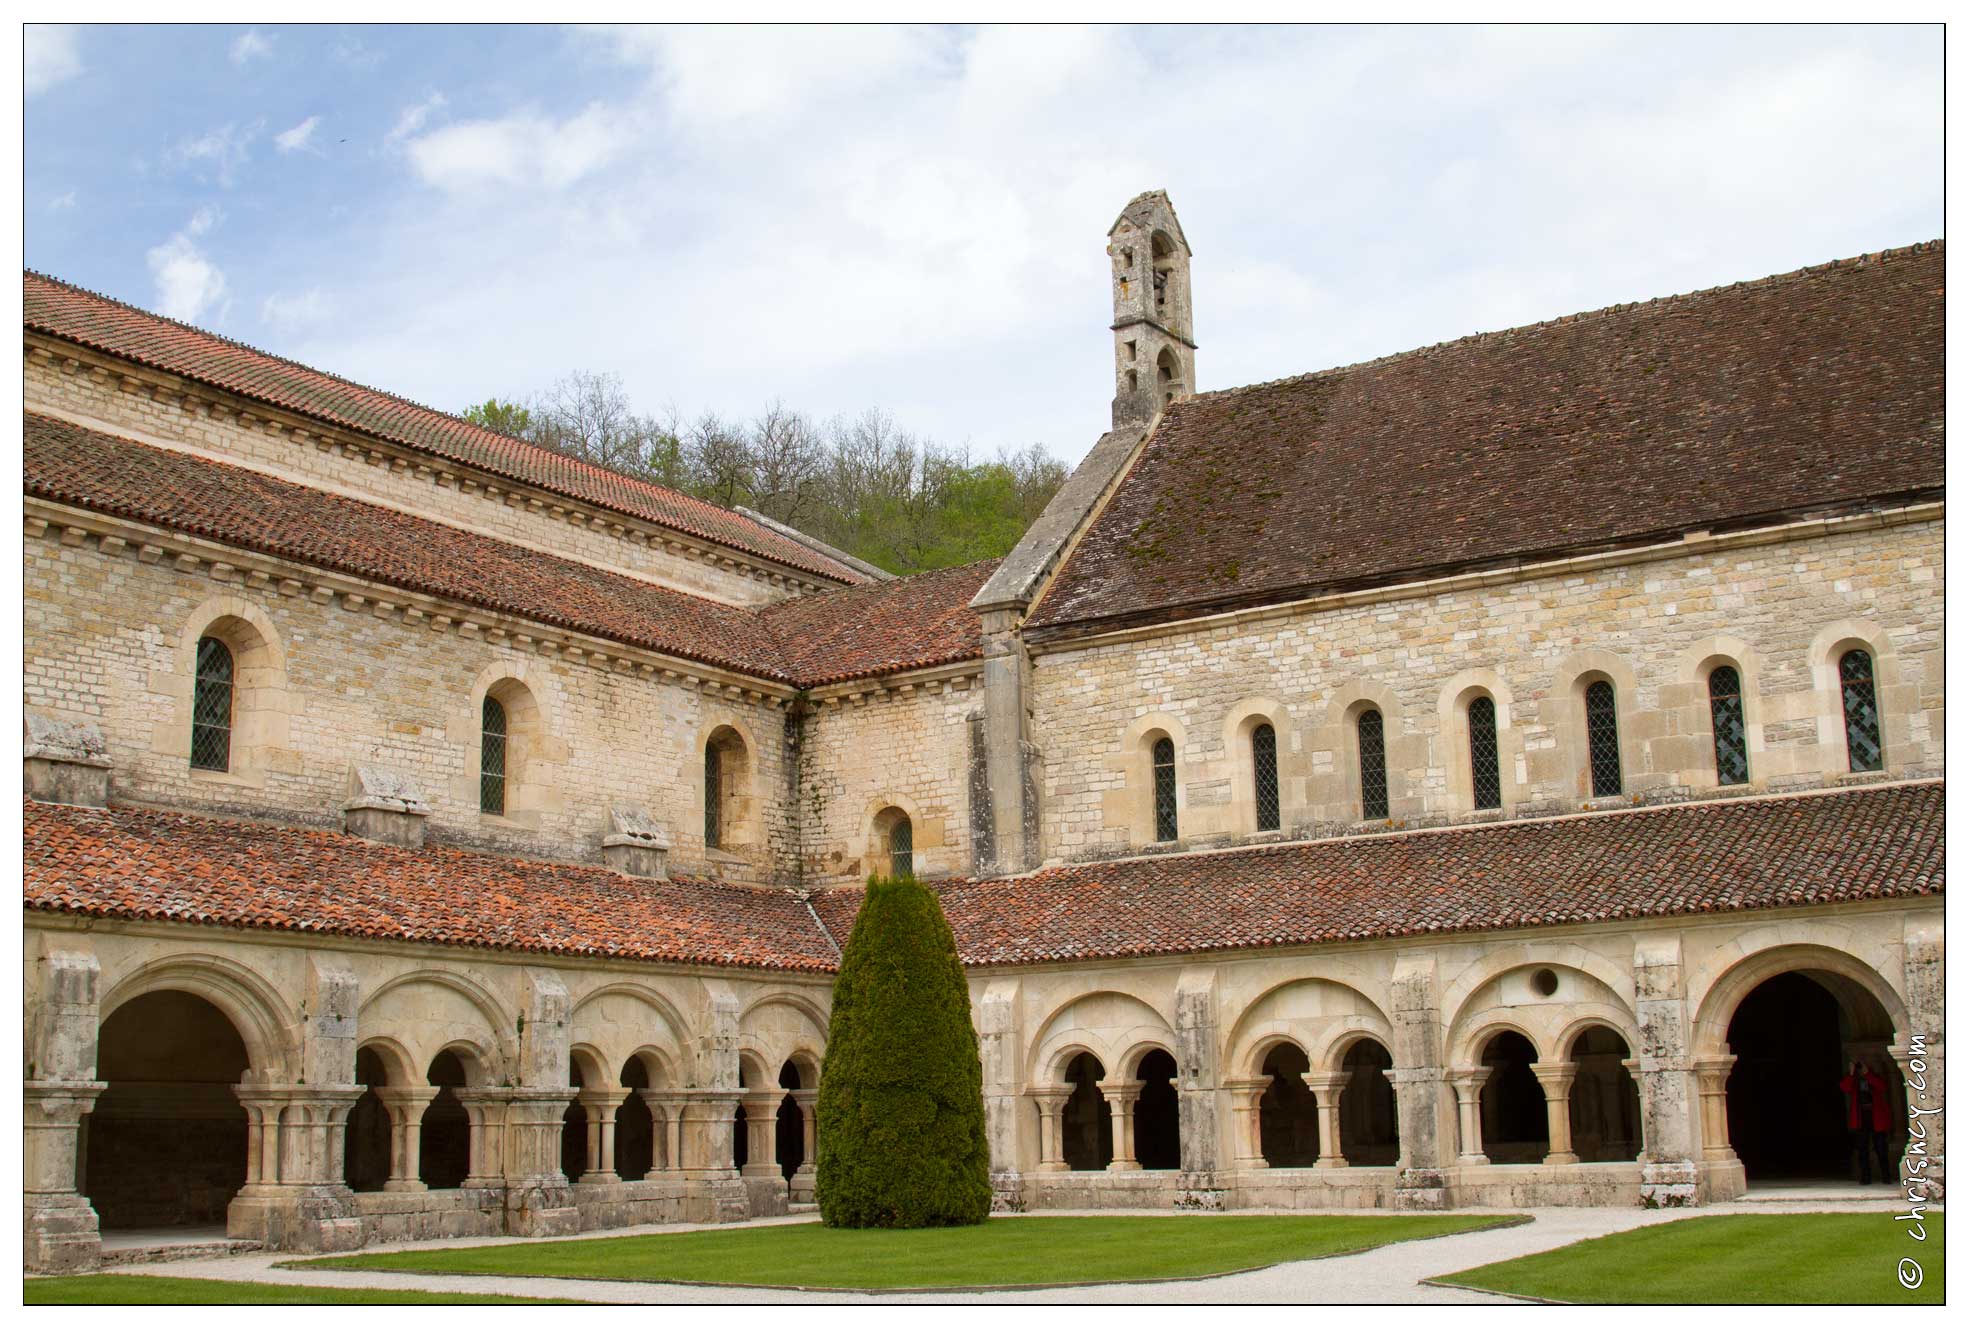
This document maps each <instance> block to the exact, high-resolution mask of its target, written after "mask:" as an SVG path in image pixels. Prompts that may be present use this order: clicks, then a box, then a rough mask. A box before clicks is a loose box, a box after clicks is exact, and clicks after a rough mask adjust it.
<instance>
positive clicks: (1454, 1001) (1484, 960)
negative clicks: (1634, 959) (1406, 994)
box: [1442, 941, 1634, 1029]
mask: <svg viewBox="0 0 1969 1329" xmlns="http://www.w3.org/2000/svg"><path fill="white" fill-rule="evenodd" d="M1532 966H1542V967H1545V968H1556V969H1577V970H1578V971H1579V972H1580V973H1582V974H1585V975H1587V976H1588V977H1590V978H1595V979H1598V980H1599V981H1600V982H1601V983H1602V984H1604V985H1605V986H1606V988H1607V989H1608V990H1609V991H1610V992H1612V993H1613V994H1614V996H1616V997H1618V998H1619V999H1620V1000H1621V1002H1622V1003H1624V1004H1625V1005H1626V1006H1627V1008H1628V1011H1629V1017H1628V1018H1629V1019H1630V1020H1631V1019H1632V1018H1633V1016H1632V1010H1633V1004H1634V976H1633V974H1632V973H1630V972H1629V971H1627V970H1626V969H1623V968H1622V967H1621V966H1620V965H1618V964H1616V963H1614V962H1613V961H1612V960H1609V959H1608V958H1607V957H1606V956H1604V955H1601V954H1600V953H1599V952H1597V951H1590V950H1588V949H1586V948H1585V947H1584V946H1579V945H1575V944H1573V943H1571V942H1560V943H1553V942H1546V941H1540V942H1530V941H1521V942H1517V943H1514V944H1512V945H1507V946H1499V947H1496V948H1495V949H1493V950H1489V951H1486V952H1485V953H1484V954H1483V955H1482V956H1480V957H1479V958H1477V959H1476V960H1473V961H1472V962H1471V963H1470V964H1468V965H1466V966H1465V967H1464V968H1463V969H1462V970H1461V971H1460V972H1459V973H1458V974H1457V975H1456V977H1455V978H1453V979H1451V980H1450V982H1449V984H1448V985H1447V986H1446V987H1444V989H1443V1002H1442V1009H1444V1010H1445V1011H1448V1012H1450V1018H1449V1023H1448V1025H1447V1026H1446V1027H1447V1028H1450V1029H1454V1028H1455V1027H1456V1025H1457V1022H1458V1021H1459V1020H1461V1019H1462V1018H1463V1016H1464V1014H1465V1011H1464V1007H1465V1006H1467V1005H1468V1004H1469V1002H1470V999H1471V998H1472V997H1473V996H1475V995H1476V993H1477V991H1478V990H1479V989H1480V988H1482V987H1483V986H1484V985H1485V984H1487V983H1489V982H1490V981H1491V980H1492V979H1496V978H1501V977H1503V976H1504V975H1505V974H1508V973H1510V972H1511V971H1512V970H1513V969H1525V968H1530V967H1532Z"/></svg>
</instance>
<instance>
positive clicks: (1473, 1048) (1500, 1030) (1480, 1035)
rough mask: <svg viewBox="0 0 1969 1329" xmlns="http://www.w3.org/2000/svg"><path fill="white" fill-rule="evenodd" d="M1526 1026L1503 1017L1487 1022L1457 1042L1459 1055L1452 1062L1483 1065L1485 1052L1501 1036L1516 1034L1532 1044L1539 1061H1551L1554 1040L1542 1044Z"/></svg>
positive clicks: (1523, 1022)
mask: <svg viewBox="0 0 1969 1329" xmlns="http://www.w3.org/2000/svg"><path fill="white" fill-rule="evenodd" d="M1526 1025H1527V1022H1526V1021H1522V1020H1511V1019H1505V1018H1501V1017H1500V1018H1496V1019H1490V1020H1485V1021H1484V1022H1483V1023H1482V1024H1480V1025H1478V1026H1477V1027H1476V1028H1475V1029H1473V1030H1471V1031H1470V1033H1469V1035H1468V1036H1467V1037H1465V1038H1461V1039H1458V1040H1457V1042H1456V1044H1455V1046H1456V1048H1457V1050H1458V1055H1456V1056H1455V1057H1453V1058H1452V1060H1453V1061H1454V1063H1455V1064H1456V1065H1459V1066H1479V1065H1482V1064H1483V1059H1484V1052H1485V1050H1486V1049H1487V1048H1489V1047H1490V1045H1491V1042H1492V1041H1493V1040H1494V1039H1496V1038H1497V1037H1498V1036H1499V1035H1501V1034H1516V1035H1517V1036H1518V1037H1519V1038H1522V1039H1524V1040H1525V1042H1527V1043H1529V1044H1531V1049H1532V1051H1533V1053H1535V1054H1536V1059H1537V1060H1539V1061H1547V1060H1550V1059H1551V1057H1552V1050H1551V1048H1550V1047H1549V1046H1547V1044H1549V1043H1551V1042H1552V1040H1551V1039H1547V1040H1546V1041H1545V1042H1540V1041H1539V1039H1538V1037H1537V1035H1535V1034H1534V1033H1532V1031H1531V1030H1530V1029H1529V1028H1527V1027H1526Z"/></svg>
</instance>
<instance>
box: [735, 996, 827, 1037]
mask: <svg viewBox="0 0 1969 1329" xmlns="http://www.w3.org/2000/svg"><path fill="white" fill-rule="evenodd" d="M768 1006H790V1007H792V1008H793V1009H794V1010H796V1011H798V1012H799V1013H800V1014H801V1015H803V1016H805V1017H806V1018H807V1020H808V1021H809V1022H810V1023H811V1024H812V1025H813V1026H814V1028H815V1029H816V1030H818V1031H820V1032H821V1033H823V1034H824V1033H826V1031H827V1020H828V1015H827V1010H826V1008H825V1007H823V1006H822V1005H821V1004H820V1003H819V1002H817V1001H815V1000H814V999H813V998H812V997H809V996H807V995H806V994H805V993H802V992H768V993H766V994H765V995H764V996H760V997H755V998H754V999H753V1000H752V1001H750V1002H748V1003H747V1004H746V1006H745V1007H744V1009H742V1010H741V1011H740V1012H739V1014H738V1022H739V1025H740V1027H741V1028H742V1027H743V1026H744V1025H745V1022H746V1021H747V1020H748V1019H750V1018H751V1017H752V1016H753V1015H755V1014H757V1013H758V1012H759V1011H761V1010H763V1009H765V1008H766V1007H768Z"/></svg>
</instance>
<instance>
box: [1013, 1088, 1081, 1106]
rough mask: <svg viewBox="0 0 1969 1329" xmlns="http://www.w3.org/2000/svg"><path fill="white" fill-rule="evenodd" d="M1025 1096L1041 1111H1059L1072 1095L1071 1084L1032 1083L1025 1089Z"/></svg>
mask: <svg viewBox="0 0 1969 1329" xmlns="http://www.w3.org/2000/svg"><path fill="white" fill-rule="evenodd" d="M1025 1096H1026V1097H1027V1098H1030V1099H1031V1100H1032V1101H1033V1102H1034V1103H1036V1104H1038V1105H1039V1110H1040V1111H1041V1112H1059V1111H1061V1110H1062V1109H1063V1108H1065V1107H1066V1105H1067V1100H1068V1099H1069V1098H1072V1097H1073V1086H1072V1085H1065V1084H1062V1085H1050V1084H1048V1085H1034V1086H1032V1087H1031V1088H1030V1089H1027V1090H1026V1091H1025Z"/></svg>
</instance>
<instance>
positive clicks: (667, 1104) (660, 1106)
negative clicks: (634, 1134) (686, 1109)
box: [636, 1089, 684, 1172]
mask: <svg viewBox="0 0 1969 1329" xmlns="http://www.w3.org/2000/svg"><path fill="white" fill-rule="evenodd" d="M636 1092H637V1093H638V1094H639V1095H641V1096H642V1100H643V1102H644V1103H646V1104H648V1106H649V1111H650V1117H651V1118H652V1119H653V1120H654V1121H655V1124H656V1141H655V1144H656V1158H655V1160H654V1163H653V1165H652V1170H653V1171H659V1172H681V1171H683V1168H684V1139H683V1127H684V1114H683V1100H682V1099H680V1098H678V1097H677V1095H676V1094H675V1093H674V1092H672V1091H671V1090H668V1089H638V1090H637V1091H636Z"/></svg>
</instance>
